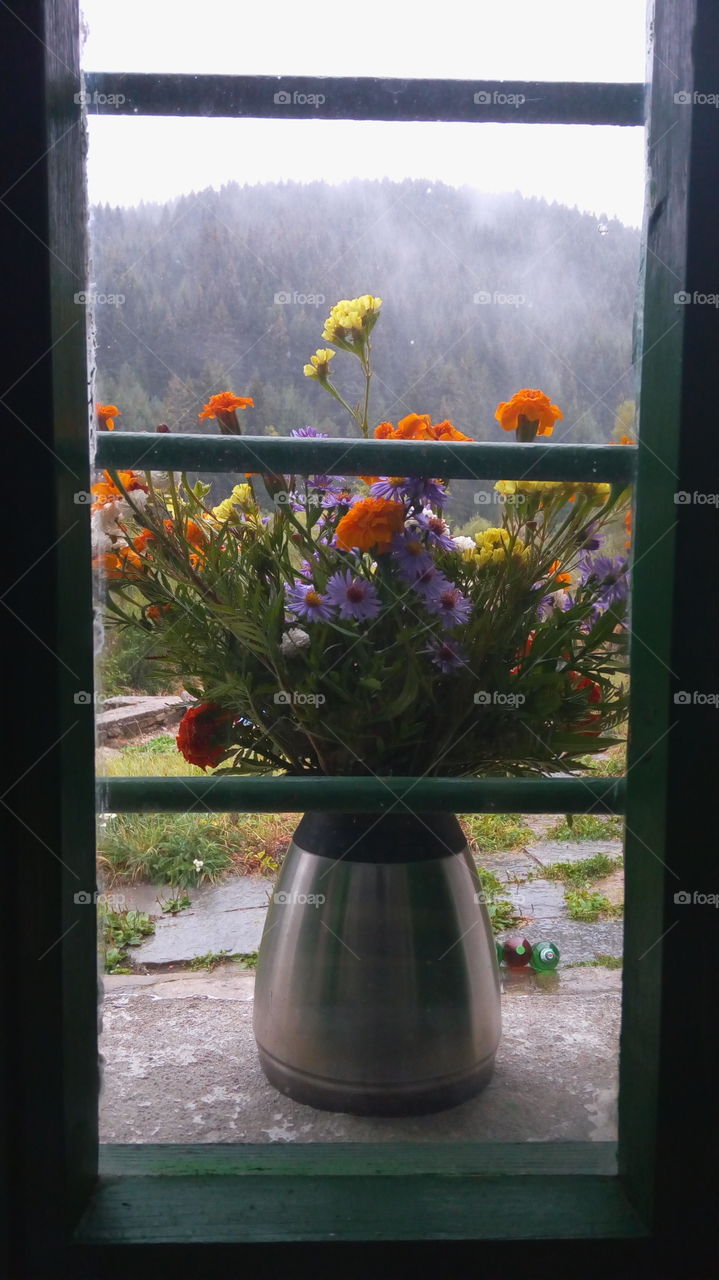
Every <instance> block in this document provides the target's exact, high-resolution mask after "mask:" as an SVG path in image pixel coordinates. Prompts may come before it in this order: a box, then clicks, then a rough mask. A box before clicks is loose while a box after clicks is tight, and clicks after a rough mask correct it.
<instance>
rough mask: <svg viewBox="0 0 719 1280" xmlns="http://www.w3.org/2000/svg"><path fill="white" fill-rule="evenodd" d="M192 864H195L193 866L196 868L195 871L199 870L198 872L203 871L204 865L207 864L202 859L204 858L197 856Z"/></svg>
mask: <svg viewBox="0 0 719 1280" xmlns="http://www.w3.org/2000/svg"><path fill="white" fill-rule="evenodd" d="M192 865H193V867H194V868H195V871H198V872H199V871H202V868H203V867H204V865H205V864H204V862H203V861H202V858H195V859H194V860H193V863H192Z"/></svg>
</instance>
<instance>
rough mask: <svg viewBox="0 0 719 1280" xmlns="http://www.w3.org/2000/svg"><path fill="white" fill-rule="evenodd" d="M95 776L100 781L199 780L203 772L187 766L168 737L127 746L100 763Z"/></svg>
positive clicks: (191, 765)
mask: <svg viewBox="0 0 719 1280" xmlns="http://www.w3.org/2000/svg"><path fill="white" fill-rule="evenodd" d="M98 774H100V775H101V776H102V777H104V778H123V777H125V778H145V777H150V778H200V777H202V776H203V770H202V769H199V768H198V767H197V765H195V764H188V763H187V761H186V760H185V758H184V756H181V755H180V753H179V751H178V750H177V747H176V745H175V739H174V738H173V737H171V736H170V734H167V733H163V734H161V735H160V736H159V737H157V738H151V739H150V741H149V742H138V743H130V744H129V745H128V746H126V747H122V748H121V749H120V751H119V752H118V754H117V755H116V756H113V757H112V758H111V759H110V760H102V759H101V760H100V761H99V763H98Z"/></svg>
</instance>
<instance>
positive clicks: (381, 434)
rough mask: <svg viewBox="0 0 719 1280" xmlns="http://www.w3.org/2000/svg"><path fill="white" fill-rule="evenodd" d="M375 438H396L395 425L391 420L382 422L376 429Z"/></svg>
mask: <svg viewBox="0 0 719 1280" xmlns="http://www.w3.org/2000/svg"><path fill="white" fill-rule="evenodd" d="M374 438H375V440H394V427H393V426H392V423H391V422H380V424H379V426H378V427H375V429H374Z"/></svg>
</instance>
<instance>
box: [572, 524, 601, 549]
mask: <svg viewBox="0 0 719 1280" xmlns="http://www.w3.org/2000/svg"><path fill="white" fill-rule="evenodd" d="M577 543H578V545H579V546H580V547H581V548H582V550H583V551H597V550H598V548H599V547H601V545H602V538H601V537H600V536H599V531H598V529H597V522H596V520H592V521H590V523H589V524H586V525H585V526H584V528H583V529H582V530H580V532H579V533H578V535H577Z"/></svg>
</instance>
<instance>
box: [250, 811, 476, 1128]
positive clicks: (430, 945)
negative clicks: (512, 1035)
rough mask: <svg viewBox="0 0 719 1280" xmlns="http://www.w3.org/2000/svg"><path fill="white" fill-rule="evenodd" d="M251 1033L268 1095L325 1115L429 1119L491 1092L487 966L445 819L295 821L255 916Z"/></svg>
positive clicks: (466, 875) (469, 885)
mask: <svg viewBox="0 0 719 1280" xmlns="http://www.w3.org/2000/svg"><path fill="white" fill-rule="evenodd" d="M254 1031H255V1039H256V1041H257V1047H258V1050H259V1054H260V1061H261V1063H262V1067H263V1070H264V1072H265V1075H266V1076H267V1079H268V1080H269V1081H270V1083H271V1084H272V1085H274V1087H275V1088H276V1089H278V1090H279V1091H280V1092H281V1093H284V1094H287V1095H288V1096H289V1097H291V1098H295V1099H297V1101H299V1102H305V1103H308V1104H309V1105H310V1106H313V1107H320V1108H323V1109H325V1110H329V1111H345V1112H354V1113H357V1114H361V1115H412V1114H420V1113H421V1112H429V1111H440V1110H442V1109H443V1108H445V1107H451V1106H455V1105H456V1104H457V1103H460V1102H463V1101H464V1100H465V1099H467V1098H470V1097H472V1096H473V1095H474V1094H476V1093H478V1092H479V1090H480V1089H482V1088H483V1087H484V1086H485V1085H486V1084H487V1082H488V1081H489V1079H490V1077H491V1074H492V1070H493V1067H494V1056H495V1052H496V1049H497V1045H498V1043H499V1038H500V1033H501V1024H500V1004H499V968H498V965H497V955H496V949H495V944H494V939H493V935H492V929H491V926H490V922H489V917H488V914H487V909H486V907H485V906H484V903H483V901H482V894H481V884H480V881H479V878H478V875H477V871H476V868H475V866H474V862H473V860H472V858H471V855H470V853H469V850H468V849H467V845H466V841H465V839H464V836H463V834H462V830H461V828H460V826H459V823H458V822H457V820H456V818H454V817H453V816H451V815H449V814H424V815H418V816H415V815H409V814H407V815H406V816H402V815H398V816H395V815H394V814H390V815H387V816H377V815H374V814H372V815H370V814H332V813H308V814H306V815H305V816H304V817H303V819H302V821H301V822H300V824H299V826H298V827H297V830H296V832H295V835H294V839H293V841H292V844H291V845H290V848H289V851H288V853H287V856H286V859H285V862H284V865H283V867H282V872H281V874H280V877H279V880H278V884H277V888H276V890H275V893H274V897H273V901H272V903H271V904H270V908H269V911H268V913H267V920H266V922H265V929H264V933H263V935H262V943H261V946H260V952H259V959H258V964H257V977H256V984H255V1006H254Z"/></svg>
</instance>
